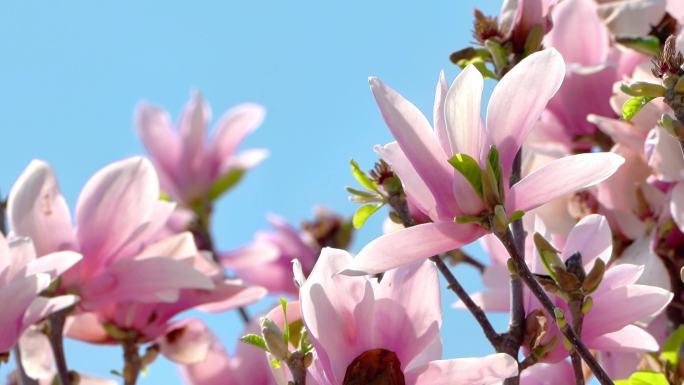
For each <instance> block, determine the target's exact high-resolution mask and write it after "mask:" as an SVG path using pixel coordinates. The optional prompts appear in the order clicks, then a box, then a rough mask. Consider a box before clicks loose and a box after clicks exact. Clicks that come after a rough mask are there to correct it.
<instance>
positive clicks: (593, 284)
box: [582, 258, 606, 294]
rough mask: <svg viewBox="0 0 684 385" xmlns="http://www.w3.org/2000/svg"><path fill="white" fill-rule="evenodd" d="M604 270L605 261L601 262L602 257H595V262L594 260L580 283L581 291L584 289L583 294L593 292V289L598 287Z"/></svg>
mask: <svg viewBox="0 0 684 385" xmlns="http://www.w3.org/2000/svg"><path fill="white" fill-rule="evenodd" d="M605 272H606V263H605V262H603V260H602V259H600V258H597V259H596V262H594V267H592V268H591V271H590V272H589V273H588V274H587V277H586V278H585V279H584V282H583V283H582V291H584V293H585V294H591V293H593V292H594V290H596V289H597V288H598V286H599V284H600V283H601V280H603V274H604V273H605Z"/></svg>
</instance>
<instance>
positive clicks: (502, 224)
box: [494, 205, 508, 234]
mask: <svg viewBox="0 0 684 385" xmlns="http://www.w3.org/2000/svg"><path fill="white" fill-rule="evenodd" d="M507 228H508V216H507V215H506V210H505V209H504V207H503V206H502V205H496V206H494V230H495V231H496V232H497V233H499V234H501V233H504V232H506V229H507Z"/></svg>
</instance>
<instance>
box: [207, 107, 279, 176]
mask: <svg viewBox="0 0 684 385" xmlns="http://www.w3.org/2000/svg"><path fill="white" fill-rule="evenodd" d="M265 114H266V111H265V110H264V108H263V107H262V106H259V105H257V104H241V105H238V106H236V107H233V108H231V109H230V110H229V111H228V112H226V114H225V115H223V117H222V118H221V120H220V121H219V123H218V124H217V128H216V132H215V134H214V138H213V140H212V154H213V156H214V159H215V161H216V162H217V163H221V162H222V160H223V159H226V158H229V157H230V156H232V155H233V154H234V153H235V150H236V149H237V147H238V146H239V145H240V143H241V142H242V141H243V140H244V139H245V138H246V137H247V135H249V134H251V133H252V132H253V131H254V130H255V129H256V128H257V127H259V126H260V125H261V123H262V122H263V121H264V115H265Z"/></svg>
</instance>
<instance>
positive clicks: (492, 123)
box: [346, 49, 624, 274]
mask: <svg viewBox="0 0 684 385" xmlns="http://www.w3.org/2000/svg"><path fill="white" fill-rule="evenodd" d="M564 76H565V65H564V62H563V58H562V57H561V55H560V54H559V53H558V52H557V51H556V50H554V49H547V50H544V51H540V52H537V53H534V54H532V55H530V56H528V57H527V58H525V59H524V60H522V61H521V62H520V63H518V64H517V65H516V66H515V67H513V69H511V71H510V72H508V73H507V74H506V75H505V76H504V77H503V78H502V79H501V81H499V83H498V84H497V85H496V87H495V88H494V91H493V93H492V96H491V98H490V100H489V105H488V107H487V117H486V124H483V123H482V121H481V118H480V98H481V95H482V88H483V84H484V81H483V78H482V75H481V74H480V72H479V71H478V70H477V69H476V68H475V67H474V66H472V65H471V66H468V67H466V68H465V69H464V70H463V71H462V72H461V73H460V74H459V75H458V76H457V77H456V79H455V80H454V82H453V84H452V85H451V87H449V88H447V85H446V82H445V80H444V79H443V77H441V78H440V82H439V84H438V86H437V94H436V97H435V108H434V110H435V117H434V130H433V129H432V128H431V127H430V124H429V122H428V120H427V119H426V118H425V116H423V114H422V113H421V112H420V111H419V110H418V109H417V108H416V107H415V106H414V105H413V104H411V103H410V102H409V101H408V100H406V99H404V98H403V97H402V96H401V95H399V94H398V93H397V92H396V91H394V90H393V89H391V88H389V87H388V86H386V85H385V84H383V83H382V82H381V81H380V80H378V79H375V78H371V79H370V84H371V90H372V91H373V94H374V95H375V99H376V101H377V103H378V106H379V108H380V111H381V112H382V115H383V117H384V119H385V122H386V123H387V125H388V127H389V128H390V131H392V134H393V135H394V137H395V138H396V139H397V141H396V142H392V143H389V144H387V145H385V146H382V147H377V148H376V150H377V151H378V153H379V154H380V156H381V157H382V158H383V159H384V160H385V161H387V163H389V164H390V165H391V166H392V169H393V170H394V171H395V172H396V173H397V175H398V176H399V178H400V179H401V181H402V183H403V186H404V190H405V192H406V195H407V197H408V199H409V201H411V202H413V203H414V204H415V206H416V207H418V208H419V209H420V210H421V211H422V212H423V213H425V214H426V215H427V216H429V218H430V219H431V220H432V221H433V223H425V224H421V225H417V226H413V227H410V228H407V229H405V230H402V231H397V232H394V233H390V234H386V235H384V236H382V237H380V238H378V239H376V240H374V241H372V242H371V243H369V244H368V245H367V246H366V247H364V248H363V250H361V252H360V253H359V254H358V255H357V256H356V258H355V259H354V260H353V262H352V263H350V265H349V266H346V273H348V274H372V273H379V272H383V271H386V270H389V269H392V268H395V267H398V266H402V265H404V264H407V263H410V262H413V261H418V260H421V259H424V258H427V257H429V256H432V255H435V254H439V253H442V252H446V251H449V250H453V249H456V248H458V247H460V246H463V245H465V244H468V243H470V242H472V241H474V240H476V239H477V238H479V237H480V236H482V235H484V234H485V233H486V230H485V229H484V228H483V227H481V226H480V225H477V224H473V223H467V224H461V223H455V219H457V218H459V217H462V216H470V217H478V216H479V217H481V218H484V217H486V216H487V215H490V214H491V213H492V212H493V211H494V209H495V208H496V206H501V207H502V208H503V209H504V211H505V213H506V214H507V215H512V214H513V213H514V212H515V211H528V210H531V209H533V208H535V207H538V206H540V205H542V204H544V203H546V202H549V201H551V200H553V199H555V198H557V197H560V196H563V195H566V194H569V193H571V192H574V191H577V190H581V189H584V188H587V187H589V186H592V185H595V184H597V183H599V182H601V181H603V180H604V179H606V178H607V177H609V176H610V175H612V174H613V173H614V172H615V171H616V170H617V168H618V167H619V166H620V165H621V164H622V162H623V161H624V160H623V159H622V157H620V156H619V155H616V154H612V153H587V154H579V155H572V156H566V157H562V158H559V159H556V160H554V161H552V162H550V163H549V164H547V165H545V166H544V167H542V168H540V169H538V170H536V171H535V172H533V173H531V174H529V175H527V176H526V177H524V178H523V179H522V180H520V181H519V182H518V183H516V184H514V185H513V186H512V187H510V188H509V181H510V175H511V172H512V169H513V160H514V158H515V157H516V154H517V153H518V151H519V150H520V148H521V146H522V143H523V142H524V141H525V138H526V137H527V135H528V133H529V132H530V130H531V129H532V128H533V126H534V125H535V123H536V122H537V119H538V118H539V115H540V114H541V112H542V111H543V110H544V108H545V107H546V104H547V102H548V101H549V99H551V97H553V95H554V94H555V92H556V91H557V90H558V88H559V87H560V85H561V82H562V81H563V77H564ZM450 162H452V164H453V165H454V166H453V167H452V165H451V164H450ZM455 168H460V169H462V170H466V173H470V174H471V175H475V177H474V178H469V180H467V179H466V178H465V177H464V176H463V175H462V174H461V173H460V172H458V171H456V170H455ZM483 170H484V171H483ZM492 170H494V171H492ZM478 175H479V176H480V178H481V179H478V178H477V176H478ZM492 179H495V180H496V182H495V185H494V186H490V189H489V190H488V191H485V190H484V187H483V186H484V184H485V183H489V184H490V185H491V184H492V182H491V180H492ZM478 181H479V183H478ZM492 191H493V192H492Z"/></svg>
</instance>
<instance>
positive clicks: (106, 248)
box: [7, 157, 214, 310]
mask: <svg viewBox="0 0 684 385" xmlns="http://www.w3.org/2000/svg"><path fill="white" fill-rule="evenodd" d="M174 207H175V205H174V204H173V203H169V202H163V201H160V200H159V181H158V179H157V174H156V172H155V171H154V167H152V164H151V163H150V162H149V161H147V160H146V159H144V158H139V157H136V158H129V159H126V160H123V161H119V162H115V163H112V164H110V165H108V166H107V167H105V168H103V169H101V170H100V171H98V172H97V173H96V174H95V175H94V176H93V177H92V178H91V179H90V180H89V181H88V182H87V183H86V185H85V186H84V188H83V190H82V191H81V195H80V196H79V199H78V202H77V204H76V215H75V217H76V218H75V225H72V222H71V216H70V214H69V209H68V207H67V205H66V201H65V200H64V197H63V196H62V195H61V193H60V190H59V186H58V184H57V179H56V177H55V174H54V172H53V171H52V169H51V168H50V166H49V165H48V164H47V163H45V162H42V161H37V160H36V161H33V162H31V164H29V166H28V167H27V168H26V170H25V171H24V172H23V173H22V175H21V176H20V177H19V179H18V180H17V182H16V183H15V184H14V186H13V187H12V190H11V191H10V194H9V198H8V207H7V211H8V217H9V222H10V224H11V226H12V231H13V233H14V234H17V235H24V236H30V237H31V238H32V239H33V242H34V243H35V245H36V250H37V254H38V255H39V256H44V255H46V254H48V253H51V252H55V251H61V250H73V251H78V252H80V253H81V254H83V259H82V260H81V261H80V262H79V263H78V264H77V265H76V266H75V267H74V268H73V269H71V270H69V271H68V272H67V273H66V274H64V275H63V277H62V284H61V288H62V289H63V290H66V291H69V292H77V293H78V295H79V296H80V297H81V303H80V307H81V309H83V310H92V309H95V308H97V307H98V306H103V305H106V304H110V303H117V302H126V301H136V302H152V303H155V302H175V301H177V300H178V298H179V295H180V291H181V290H183V289H204V290H210V289H212V288H214V284H213V282H212V280H211V279H210V278H209V277H207V276H206V275H204V274H202V273H201V272H200V271H197V270H195V269H193V268H192V260H193V258H194V254H192V253H185V251H187V250H184V249H180V250H181V251H183V253H181V254H179V255H167V254H163V253H153V252H145V250H148V251H149V250H154V248H155V247H157V245H158V242H160V241H163V239H160V235H161V233H162V231H163V227H164V225H165V223H166V222H167V220H168V218H169V216H170V215H171V213H172V211H173V209H174Z"/></svg>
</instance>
